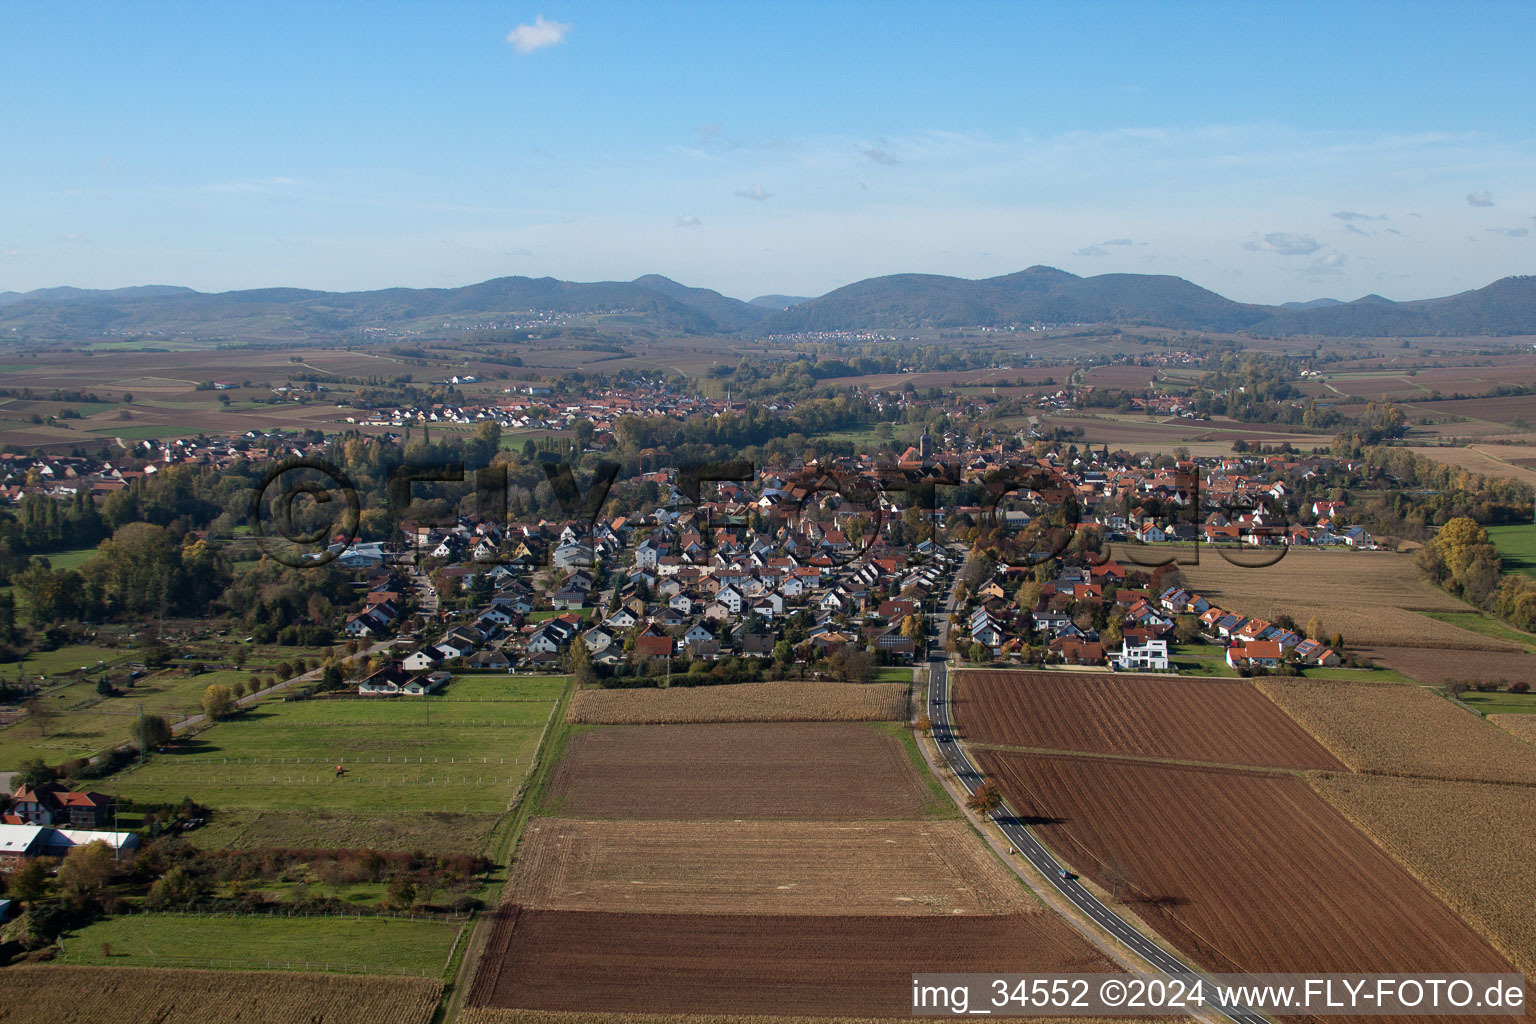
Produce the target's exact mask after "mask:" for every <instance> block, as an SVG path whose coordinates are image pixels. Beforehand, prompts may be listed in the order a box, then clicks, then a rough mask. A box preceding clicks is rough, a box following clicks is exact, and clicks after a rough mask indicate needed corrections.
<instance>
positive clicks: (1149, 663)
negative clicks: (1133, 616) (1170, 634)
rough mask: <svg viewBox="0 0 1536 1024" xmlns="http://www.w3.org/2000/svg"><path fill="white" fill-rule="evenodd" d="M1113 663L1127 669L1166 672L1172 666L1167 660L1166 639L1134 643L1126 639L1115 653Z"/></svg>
mask: <svg viewBox="0 0 1536 1024" xmlns="http://www.w3.org/2000/svg"><path fill="white" fill-rule="evenodd" d="M1115 665H1116V667H1118V668H1121V669H1124V670H1128V671H1138V670H1142V671H1144V670H1147V669H1155V670H1157V671H1159V672H1166V671H1168V669H1170V668H1172V664H1171V663H1170V662H1169V660H1168V641H1167V640H1147V641H1146V642H1144V643H1139V644H1135V643H1132V642H1131V641H1129V640H1127V641H1125V643H1124V644H1123V645H1122V646H1121V648H1120V653H1118V654H1116V655H1115Z"/></svg>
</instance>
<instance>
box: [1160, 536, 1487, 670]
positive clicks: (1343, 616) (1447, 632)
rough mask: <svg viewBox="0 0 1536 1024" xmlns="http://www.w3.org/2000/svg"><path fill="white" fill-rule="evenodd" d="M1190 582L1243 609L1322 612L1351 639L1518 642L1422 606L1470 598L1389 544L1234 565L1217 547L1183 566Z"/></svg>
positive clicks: (1457, 607) (1326, 625) (1265, 614)
mask: <svg viewBox="0 0 1536 1024" xmlns="http://www.w3.org/2000/svg"><path fill="white" fill-rule="evenodd" d="M1182 572H1183V575H1184V579H1185V581H1186V582H1187V585H1188V586H1189V587H1190V589H1191V590H1193V591H1195V592H1197V593H1199V594H1201V595H1202V596H1204V597H1205V598H1206V599H1207V600H1209V601H1210V602H1211V603H1212V604H1215V605H1219V606H1220V607H1222V608H1226V609H1227V610H1229V611H1232V612H1236V613H1237V614H1239V615H1248V616H1255V617H1259V618H1265V619H1271V620H1272V619H1275V618H1276V617H1278V616H1280V615H1289V616H1291V618H1293V619H1295V620H1296V621H1297V622H1298V623H1306V622H1307V621H1308V620H1310V619H1311V618H1312V616H1314V615H1316V616H1318V617H1319V618H1320V619H1321V620H1322V624H1323V629H1324V631H1325V632H1326V633H1327V634H1329V635H1330V636H1331V635H1332V634H1334V633H1342V634H1344V642H1345V643H1346V644H1349V645H1350V646H1360V645H1369V646H1376V645H1384V646H1420V647H1437V648H1440V649H1442V650H1444V649H1452V650H1472V651H1480V650H1510V649H1512V645H1511V644H1509V643H1507V642H1504V641H1501V640H1498V639H1495V638H1493V637H1488V636H1483V635H1480V634H1478V633H1474V632H1471V631H1470V630H1466V629H1460V628H1458V627H1456V626H1453V625H1450V624H1449V623H1445V622H1438V621H1436V620H1434V619H1431V618H1429V617H1427V616H1425V615H1420V614H1417V613H1418V612H1420V611H1434V612H1464V611H1466V610H1467V606H1466V605H1464V604H1462V603H1461V602H1460V601H1458V600H1457V599H1456V598H1454V597H1452V596H1451V595H1449V594H1447V593H1445V592H1444V591H1442V590H1439V589H1437V588H1435V587H1434V586H1432V585H1431V584H1430V583H1429V582H1428V581H1426V580H1424V579H1423V578H1421V577H1420V575H1419V571H1418V568H1417V567H1416V566H1415V565H1414V562H1413V559H1412V558H1411V557H1409V556H1407V555H1398V554H1392V553H1389V552H1354V551H1317V550H1308V549H1305V548H1297V549H1293V550H1290V551H1287V552H1286V554H1285V556H1284V557H1283V558H1282V559H1281V560H1280V561H1279V562H1278V563H1276V564H1274V565H1271V566H1268V567H1266V568H1262V569H1258V568H1247V567H1244V566H1238V565H1232V564H1231V563H1230V562H1228V561H1227V560H1226V559H1224V558H1221V557H1220V556H1219V555H1217V554H1216V553H1214V552H1212V551H1202V552H1201V554H1200V564H1199V565H1190V566H1184V567H1182Z"/></svg>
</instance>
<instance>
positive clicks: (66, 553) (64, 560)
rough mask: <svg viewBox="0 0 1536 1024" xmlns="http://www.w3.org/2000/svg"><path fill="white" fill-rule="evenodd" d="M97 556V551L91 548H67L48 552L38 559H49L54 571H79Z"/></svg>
mask: <svg viewBox="0 0 1536 1024" xmlns="http://www.w3.org/2000/svg"><path fill="white" fill-rule="evenodd" d="M95 554H96V549H95V548H93V547H91V548H67V549H65V550H63V551H48V552H44V553H43V554H41V555H40V556H38V557H41V558H46V559H48V564H49V565H50V566H52V567H53V568H54V569H57V570H60V571H63V570H65V569H78V568H80V567H81V566H82V565H84V564H85V563H86V562H88V561H90V560H91V559H92V558H93V557H94V556H95Z"/></svg>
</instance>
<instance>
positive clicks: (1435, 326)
mask: <svg viewBox="0 0 1536 1024" xmlns="http://www.w3.org/2000/svg"><path fill="white" fill-rule="evenodd" d="M527 310H549V311H555V312H569V313H581V312H620V311H627V312H630V313H634V314H638V315H640V316H642V317H644V319H645V321H646V322H647V323H648V324H650V325H651V326H654V327H656V328H658V329H662V330H667V331H676V332H680V333H685V334H716V335H743V336H748V337H763V336H766V335H771V334H793V333H800V332H815V331H842V330H864V329H886V330H908V329H915V328H944V327H949V328H953V327H973V326H985V327H999V326H1007V325H1010V324H1020V325H1023V324H1041V323H1044V324H1067V323H1093V324H1097V323H1116V324H1124V325H1127V326H1136V325H1141V326H1149V327H1166V328H1173V329H1179V330H1201V331H1220V332H1237V331H1247V332H1250V333H1252V334H1254V335H1259V336H1288V335H1297V334H1313V335H1322V336H1344V337H1392V336H1414V335H1433V334H1470V335H1512V334H1536V276H1521V277H1506V278H1503V279H1501V280H1498V281H1495V282H1493V283H1492V284H1490V285H1488V286H1486V287H1484V288H1479V289H1476V290H1473V291H1467V292H1462V293H1460V294H1457V295H1448V296H1444V297H1441V298H1435V299H1419V300H1414V301H1409V302H1393V301H1391V300H1389V299H1385V298H1382V297H1381V296H1379V295H1367V296H1364V297H1362V298H1359V299H1355V300H1354V301H1352V302H1340V301H1337V300H1334V299H1314V300H1312V301H1310V302H1293V303H1286V304H1285V305H1283V306H1265V305H1256V304H1251V303H1242V302H1235V301H1233V300H1231V299H1228V298H1225V297H1224V296H1221V295H1218V294H1217V293H1215V292H1213V291H1210V290H1208V289H1205V288H1201V287H1200V286H1198V285H1195V284H1192V283H1191V282H1189V281H1186V280H1184V279H1183V278H1179V277H1171V276H1166V275H1148V274H1100V275H1097V276H1094V277H1079V276H1078V275H1076V274H1071V273H1068V272H1066V271H1064V270H1058V269H1056V268H1054V267H1043V266H1035V267H1029V268H1028V269H1026V270H1021V271H1019V272H1017V273H1014V274H1006V275H1003V276H1000V277H990V278H983V279H980V280H971V279H967V278H959V277H945V276H941V275H936V274H895V275H891V276H887V277H875V278H869V279H867V280H863V281H857V282H855V283H853V284H850V285H846V286H845V287H842V288H838V289H836V290H834V291H831V292H828V293H827V294H825V295H822V296H819V297H817V298H812V299H800V298H797V297H795V296H787V295H765V296H759V297H758V298H756V299H753V300H752V301H751V302H742V301H741V300H739V299H733V298H730V297H729V296H725V295H721V294H720V293H719V292H716V291H711V290H709V289H707V288H690V287H688V286H686V285H682V284H679V283H678V282H676V281H673V280H671V279H670V278H666V277H662V276H660V275H656V274H648V275H646V276H644V277H639V278H636V279H635V280H633V281H598V282H590V283H581V282H571V281H559V280H556V279H554V278H550V277H543V278H529V277H500V278H494V279H492V280H489V281H482V282H480V283H479V284H472V285H466V286H464V287H462V288H386V289H381V290H378V291H366V292H324V291H313V290H309V289H302V288H260V289H252V290H247V291H234V292H221V293H205V292H198V291H194V290H192V289H190V288H181V287H176V286H170V285H151V286H143V287H135V288H117V289H112V290H105V291H93V290H89V289H80V288H69V287H63V288H47V289H40V290H38V291H34V292H26V293H17V292H0V328H16V330H15V331H11V330H6V334H8V335H11V336H13V337H14V336H16V335H18V334H20V335H21V336H23V337H31V338H36V339H50V338H60V339H66V338H80V337H83V336H89V335H99V334H101V332H103V331H106V330H114V331H117V332H122V333H130V334H131V333H135V332H148V331H160V332H164V333H177V332H179V333H184V334H187V335H191V336H208V337H222V336H230V337H238V336H249V335H257V336H262V337H275V338H282V337H325V336H334V335H336V334H339V333H345V332H348V331H355V330H360V329H362V328H365V327H387V326H389V325H391V324H398V323H403V322H408V321H411V320H414V319H420V318H430V317H439V316H448V315H460V316H466V315H467V316H485V317H497V316H505V315H509V314H513V313H517V312H522V311H527Z"/></svg>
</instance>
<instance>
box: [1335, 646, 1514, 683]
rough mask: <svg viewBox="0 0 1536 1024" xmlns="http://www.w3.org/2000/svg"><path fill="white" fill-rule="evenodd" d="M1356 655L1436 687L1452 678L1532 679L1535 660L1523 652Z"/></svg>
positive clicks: (1430, 650)
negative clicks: (1448, 654)
mask: <svg viewBox="0 0 1536 1024" xmlns="http://www.w3.org/2000/svg"><path fill="white" fill-rule="evenodd" d="M1360 653H1361V654H1364V655H1365V656H1366V657H1368V658H1370V659H1371V660H1372V661H1374V662H1375V663H1376V664H1378V665H1385V666H1386V667H1388V668H1391V669H1394V670H1396V671H1398V672H1401V673H1402V674H1403V675H1405V676H1409V677H1411V678H1413V679H1417V680H1418V681H1419V682H1421V683H1434V684H1436V685H1444V684H1445V683H1448V682H1450V681H1451V680H1452V679H1465V680H1480V679H1508V680H1511V681H1514V680H1518V679H1530V678H1531V677H1532V676H1536V657H1532V656H1531V655H1530V654H1528V653H1526V652H1524V651H1514V650H1510V651H1457V652H1456V653H1455V654H1454V655H1450V656H1447V654H1446V653H1445V651H1443V650H1439V649H1437V648H1434V647H1367V648H1364V649H1362V650H1361V651H1360Z"/></svg>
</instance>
